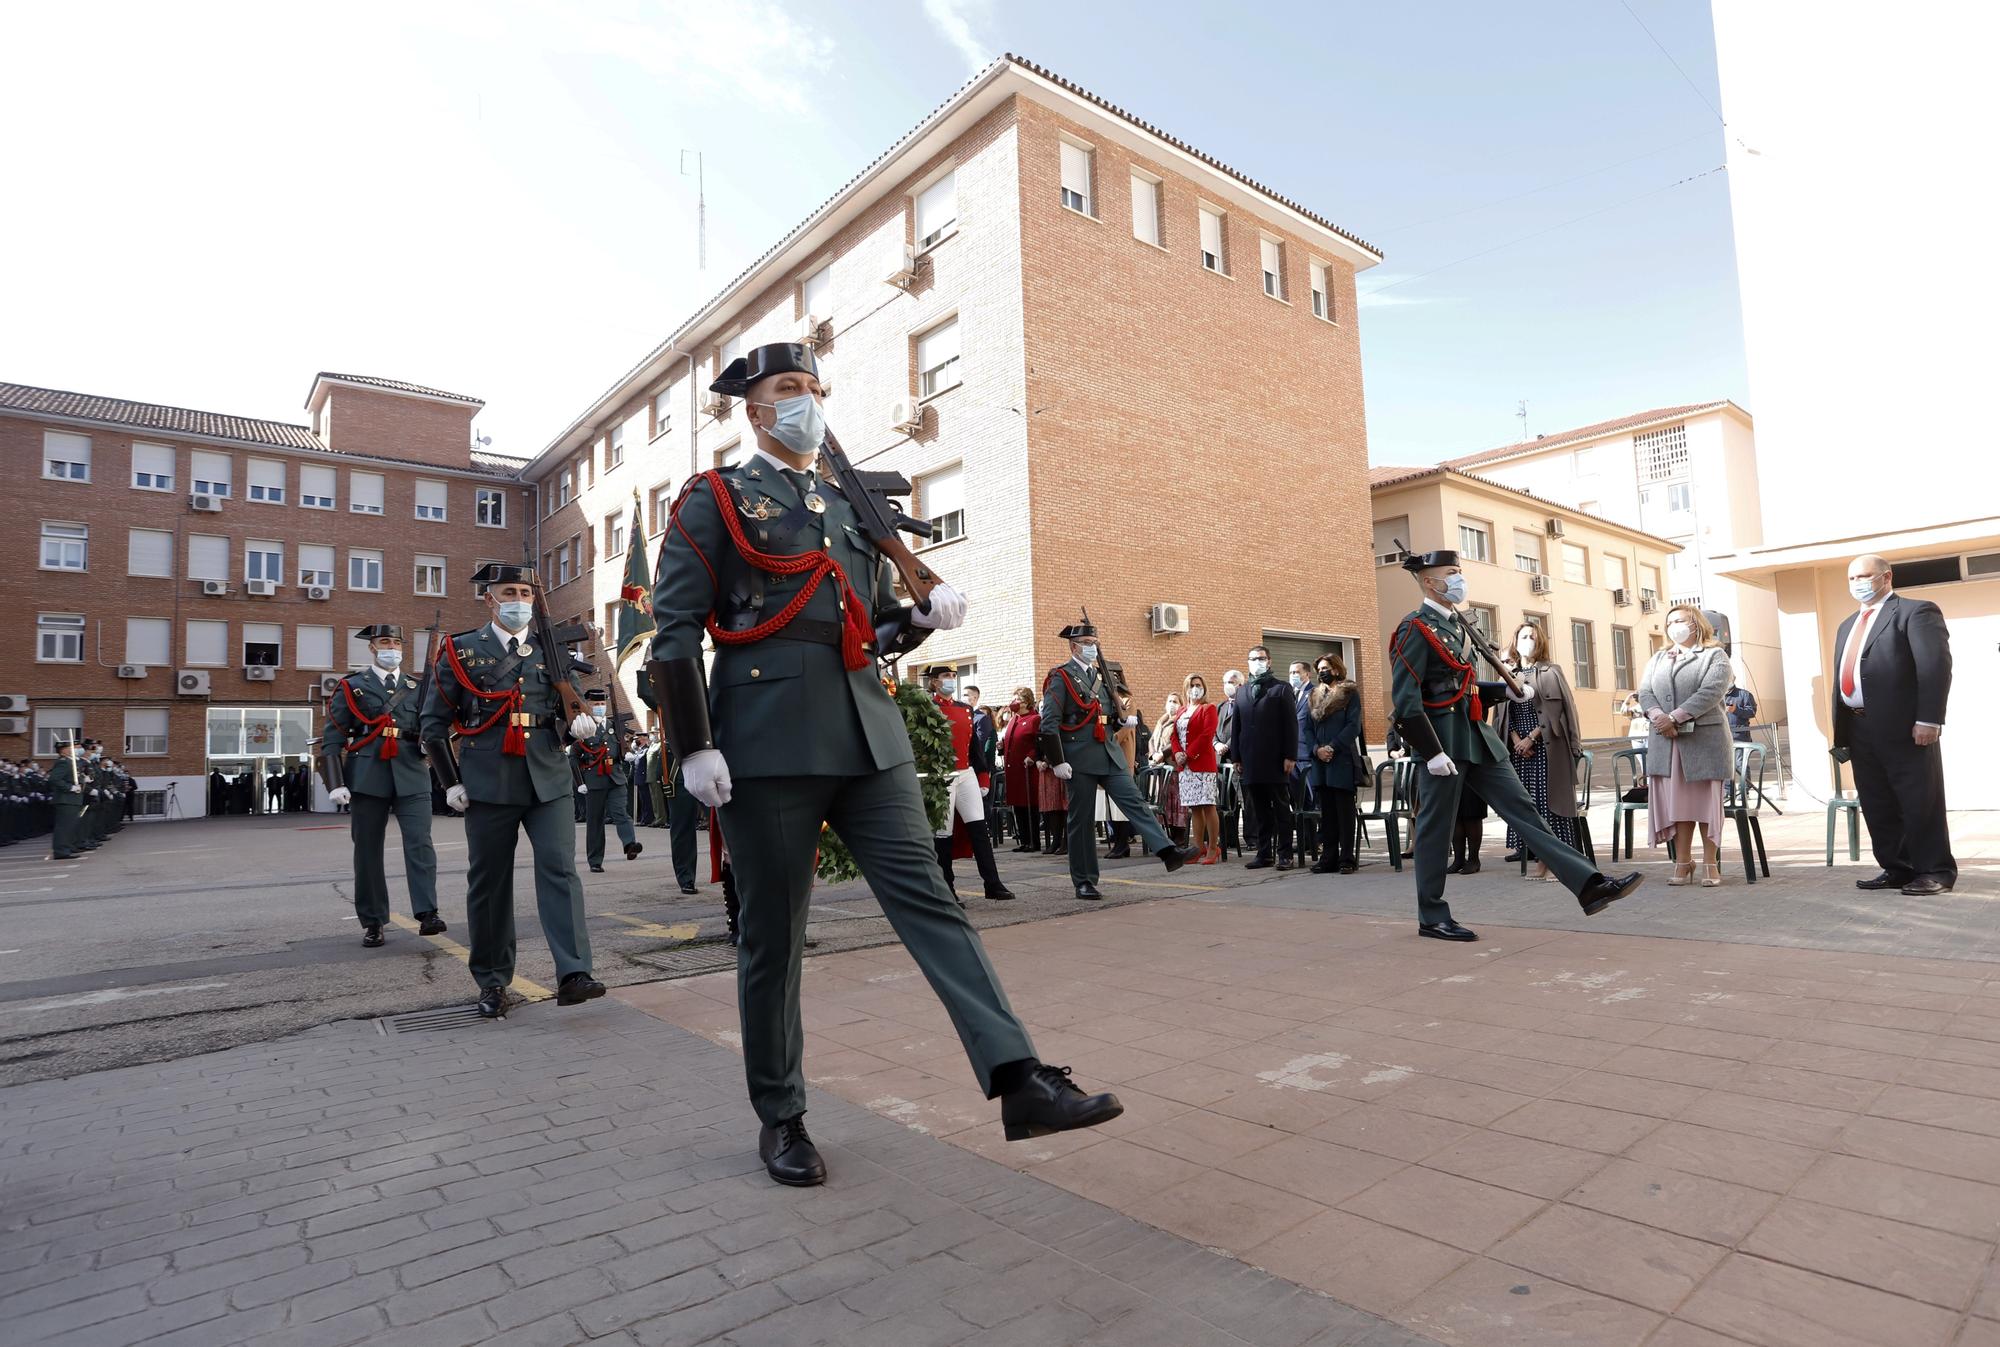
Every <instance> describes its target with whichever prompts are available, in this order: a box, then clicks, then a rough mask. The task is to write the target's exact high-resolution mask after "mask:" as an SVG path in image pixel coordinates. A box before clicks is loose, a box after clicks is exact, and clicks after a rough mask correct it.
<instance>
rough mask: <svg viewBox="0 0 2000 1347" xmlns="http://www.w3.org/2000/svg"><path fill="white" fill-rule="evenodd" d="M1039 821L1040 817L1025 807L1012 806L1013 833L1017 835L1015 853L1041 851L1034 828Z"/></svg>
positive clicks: (1040, 844) (1039, 840)
mask: <svg viewBox="0 0 2000 1347" xmlns="http://www.w3.org/2000/svg"><path fill="white" fill-rule="evenodd" d="M1040 821H1041V820H1040V816H1039V815H1037V814H1036V813H1035V811H1034V810H1032V809H1030V808H1028V807H1027V806H1026V805H1018V804H1017V805H1015V806H1014V831H1015V833H1016V834H1018V839H1017V840H1016V842H1015V844H1014V850H1015V851H1017V852H1031V851H1040V850H1041V849H1042V843H1041V839H1040V838H1039V837H1038V836H1037V834H1036V828H1035V825H1036V824H1037V823H1038V822H1040Z"/></svg>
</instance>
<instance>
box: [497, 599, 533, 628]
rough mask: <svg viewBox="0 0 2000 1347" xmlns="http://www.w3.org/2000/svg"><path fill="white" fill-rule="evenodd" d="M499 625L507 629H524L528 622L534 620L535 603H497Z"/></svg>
mask: <svg viewBox="0 0 2000 1347" xmlns="http://www.w3.org/2000/svg"><path fill="white" fill-rule="evenodd" d="M498 616H499V618H500V625H501V626H503V627H505V628H506V629H507V630H508V631H526V630H527V629H528V624H529V623H530V622H533V621H534V620H535V605H534V604H532V603H503V604H500V605H499V613H498Z"/></svg>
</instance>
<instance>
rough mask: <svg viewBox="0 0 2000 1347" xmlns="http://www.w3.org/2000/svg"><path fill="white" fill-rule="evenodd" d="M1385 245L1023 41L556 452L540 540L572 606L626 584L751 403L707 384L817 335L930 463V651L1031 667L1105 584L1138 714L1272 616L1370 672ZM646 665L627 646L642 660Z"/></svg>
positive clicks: (1220, 666) (979, 667)
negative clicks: (1375, 363) (1376, 294)
mask: <svg viewBox="0 0 2000 1347" xmlns="http://www.w3.org/2000/svg"><path fill="white" fill-rule="evenodd" d="M1380 260H1381V258H1380V255H1379V254H1378V253H1377V252H1376V251H1375V250H1374V249H1372V248H1370V247H1369V246H1368V245H1366V244H1364V243H1362V242H1361V241H1360V240H1358V239H1356V238H1355V237H1354V236H1353V235H1351V234H1348V233H1346V232H1344V231H1342V230H1341V229H1339V228H1337V227H1335V226H1334V225H1333V224H1331V223H1330V222H1328V221H1327V220H1325V219H1323V218H1321V217H1320V216H1318V215H1316V214H1313V213H1312V212H1310V211H1308V210H1307V209H1305V208H1304V207H1302V206H1299V205H1297V204H1295V203H1293V202H1291V201H1288V200H1286V199H1285V198H1283V197H1281V196H1279V195H1277V194H1276V193H1275V192H1273V191H1272V190H1270V189H1269V188H1266V187H1264V186H1262V185H1260V184H1258V183H1255V182H1252V181H1251V180H1249V179H1248V178H1246V177H1244V176H1243V175H1242V174H1240V173H1238V172H1236V171H1235V170H1233V169H1231V168H1229V167H1228V166H1226V165H1225V164H1223V163H1221V162H1220V161H1218V160H1217V159H1214V158H1212V157H1210V156H1209V155H1207V154H1205V153H1203V152H1201V151H1199V150H1196V149H1194V148H1193V147H1191V146H1189V145H1186V144H1184V143H1182V142H1180V141H1178V140H1175V139H1173V138H1172V137H1171V136H1169V135H1167V134H1166V133H1164V132H1162V131H1160V130H1158V129H1156V128H1154V127H1151V126H1148V125H1147V124H1145V123H1143V122H1141V121H1139V120H1138V119H1137V118H1135V117H1133V116H1132V115H1130V114H1128V113H1126V112H1124V111H1122V110H1121V109H1118V108H1116V107H1113V106H1111V105H1110V104H1108V103H1106V102H1105V101H1104V100H1102V99H1100V98H1098V97H1096V96H1094V95H1092V94H1090V93H1088V92H1087V91H1085V90H1083V89H1080V88H1078V87H1076V86H1075V85H1073V84H1070V83H1069V82H1067V81H1065V80H1063V79H1060V78H1058V77H1057V76H1055V75H1052V74H1050V73H1049V72H1048V71H1045V70H1042V69H1040V68H1039V67H1036V66H1034V65H1031V64H1029V63H1028V62H1025V61H1022V60H1019V59H1017V58H1014V57H1011V56H1010V57H1006V58H1004V59H1002V60H1000V61H997V62H995V63H994V64H993V65H992V66H990V67H989V68H988V69H987V70H985V71H984V72H982V73H981V74H980V75H979V76H978V77H977V78H975V79H974V80H973V81H972V82H971V83H969V84H968V85H966V86H965V87H964V88H962V89H961V90H959V92H958V93H957V94H956V95H954V96H953V97H952V98H951V99H950V101H948V102H946V103H945V104H944V105H943V106H942V107H940V108H939V109H938V110H937V111H936V112H934V113H932V114H931V115H930V116H929V117H928V118H926V119H925V120H924V121H923V122H922V123H921V124H920V125H918V126H917V127H916V128H915V129H913V130H912V131H910V132H909V133H908V134H907V135H905V136H904V137H903V138H902V139H901V140H899V141H898V142H897V143H896V144H895V145H893V146H892V147H891V148H890V149H889V150H888V151H886V152H885V153H884V154H883V155H882V156H881V157H879V158H878V159H877V160H876V161H875V162H874V163H872V164H870V165H869V166H868V167H867V168H866V169H865V170H863V172H862V173H861V174H860V175H859V176H857V177H856V178H854V179H853V180H852V181H851V182H849V183H848V184H847V185H846V186H845V187H843V188H842V189H841V190H840V192H839V193H837V194H836V195H835V196H834V197H833V198H832V199H831V200H829V201H827V202H826V203H825V204H823V205H822V206H820V207H819V208H818V209H817V210H815V211H813V212H812V213H811V215H810V216H809V217H808V218H807V219H806V220H805V221H804V222H803V223H802V224H800V225H799V226H798V227H797V228H795V229H794V230H792V232H791V233H790V234H788V235H787V236H786V237H785V238H784V239H783V240H782V241H780V242H779V243H778V244H777V245H776V246H774V247H773V248H772V249H771V250H770V251H769V252H768V253H766V254H765V255H764V256H763V257H762V258H761V259H759V260H758V261H757V262H756V263H755V264H754V265H753V266H752V267H751V268H750V269H749V270H748V271H746V272H744V273H743V274H742V275H741V276H739V277H738V278H737V279H736V280H735V281H734V282H732V283H731V284H730V286H729V287H728V288H727V289H726V290H725V291H723V292H722V294H720V295H719V296H717V297H716V298H715V299H714V300H712V301H711V302H710V303H709V304H708V305H707V306H705V307H704V308H703V309H702V310H701V311H700V312H699V313H697V314H695V315H694V316H693V317H691V318H689V319H688V320H687V321H686V322H685V323H683V324H682V325H681V326H680V327H679V328H677V329H676V330H675V331H674V333H673V334H672V336H670V337H669V338H668V339H667V340H666V341H664V342H662V343H661V344H660V345H659V346H658V347H657V348H656V349H655V350H653V351H652V352H651V353H649V354H648V355H647V356H646V358H645V359H644V360H642V361H640V362H639V364H638V365H637V366H635V367H634V368H633V369H631V370H630V371H628V372H627V373H625V374H624V375H622V376H621V377H619V378H618V379H617V381H616V382H615V383H613V384H612V386H611V387H610V388H609V389H607V390H606V392H605V393H604V394H603V395H602V396H601V397H600V398H598V399H597V400H596V401H595V402H594V403H593V404H592V405H591V406H590V407H588V408H587V409H585V410H584V411H583V413H582V414H581V415H579V416H578V417H577V418H576V420H575V421H574V422H573V423H572V424H571V425H570V426H569V427H568V428H567V429H565V430H564V431H563V432H562V433H561V434H560V435H559V436H557V437H556V438H555V440H554V441H553V442H552V443H551V444H549V445H548V447H547V448H546V449H544V450H543V451H542V452H541V454H539V455H538V456H537V457H536V458H535V459H534V460H533V462H532V463H531V464H530V465H529V467H528V468H527V470H526V471H525V473H524V476H525V478H526V479H528V480H530V481H532V482H534V483H535V484H536V485H537V488H538V490H539V493H540V506H541V508H540V509H539V510H538V512H537V513H538V517H537V518H536V519H535V521H534V524H533V528H532V531H531V536H530V539H529V548H530V554H531V555H534V556H536V557H539V558H540V559H541V560H542V563H543V565H544V567H545V568H546V573H547V574H548V575H549V577H550V583H551V584H552V585H554V586H555V589H554V595H553V597H554V602H555V604H556V606H557V611H558V613H559V614H564V615H570V616H579V617H581V616H586V615H589V616H594V617H596V618H597V619H598V620H603V618H604V617H605V616H606V615H607V614H609V613H610V612H611V611H612V609H613V608H614V606H615V604H616V601H617V596H618V589H619V584H620V582H621V579H622V576H623V570H624V567H623V556H624V548H625V545H626V540H627V534H626V532H625V530H626V529H627V528H629V527H631V525H632V520H633V509H632V506H633V500H634V497H635V495H636V496H637V497H638V498H639V500H640V501H641V503H642V504H641V509H640V511H639V517H640V518H641V519H642V520H643V527H644V528H645V529H646V531H647V535H648V538H649V540H651V545H652V546H653V547H654V548H655V549H656V546H657V541H658V539H659V537H660V535H661V533H662V530H663V529H664V527H665V523H666V518H665V515H666V511H667V509H668V507H669V506H670V505H671V503H672V500H673V498H674V495H675V493H676V492H677V491H678V489H679V488H680V486H681V485H682V484H683V483H684V482H685V481H686V480H687V478H688V477H689V476H690V475H691V474H692V473H694V472H696V471H699V470H702V469H705V468H708V467H710V466H713V465H716V464H722V463H728V462H732V461H734V460H735V459H736V458H737V457H738V456H740V455H742V454H743V453H745V452H746V451H747V447H748V444H749V442H750V441H751V440H752V439H753V438H754V436H752V435H751V434H750V431H749V428H748V423H747V421H746V420H745V418H744V415H743V411H742V408H741V407H740V406H738V405H737V401H738V400H736V399H727V398H716V397H713V396H711V395H710V394H709V393H708V392H707V391H706V389H707V386H708V384H709V382H710V381H711V380H712V379H713V378H714V377H715V372H716V371H717V370H718V369H719V368H720V367H722V366H723V365H725V364H727V363H728V361H729V360H730V359H732V358H733V357H734V356H735V355H736V354H738V353H739V352H740V351H742V350H744V349H745V348H748V347H752V346H756V345H759V344H761V343H765V342H772V341H801V340H803V341H807V342H810V343H813V344H815V345H816V346H817V348H818V353H819V358H820V360H821V362H822V365H823V367H824V369H825V371H826V375H825V381H826V383H827V384H828V386H829V388H830V389H831V394H830V396H829V399H828V402H827V414H828V418H829V420H830V421H831V422H832V423H833V425H834V427H835V428H836V430H837V431H838V432H839V434H840V437H841V440H842V443H843V444H844V445H845V446H846V448H847V451H848V453H849V454H850V456H852V457H853V458H854V460H855V461H856V463H857V464H861V465H864V466H867V467H869V468H873V469H887V470H893V471H896V472H898V473H900V474H902V475H903V476H904V477H906V478H908V479H909V480H910V481H911V482H912V483H914V500H913V501H912V502H911V511H912V513H914V514H917V515H920V516H923V517H926V518H929V519H930V520H931V521H932V522H933V524H934V526H935V527H936V528H937V530H938V535H937V537H936V539H935V540H934V541H933V542H931V543H930V544H928V545H927V547H926V548H925V549H924V550H925V558H926V560H927V561H928V562H929V563H930V564H931V565H932V566H933V567H934V568H935V569H936V570H937V571H938V573H939V574H941V575H943V576H944V577H945V578H946V579H948V580H950V581H951V582H952V583H954V584H955V585H957V586H959V587H960V588H962V589H963V590H965V591H966V593H967V594H968V595H969V596H970V599H971V613H970V617H969V619H968V621H967V623H966V625H965V626H964V627H963V628H961V629H960V630H958V631H954V632H949V633H942V634H939V635H937V636H934V637H933V638H931V640H930V641H929V642H928V643H927V644H926V645H925V646H924V649H923V651H922V658H923V660H924V661H925V662H928V661H930V660H932V659H952V660H956V661H958V662H959V663H960V664H961V666H965V665H970V666H973V669H974V672H973V674H972V677H973V680H974V681H976V682H978V683H979V684H980V685H981V687H982V689H983V691H984V693H985V695H986V698H987V699H988V700H989V701H993V702H995V703H998V702H1003V701H1004V700H1005V699H1006V698H1007V696H1008V694H1009V692H1010V691H1011V689H1013V688H1014V687H1016V686H1018V685H1022V684H1027V685H1032V686H1035V687H1039V686H1040V681H1041V674H1042V672H1043V671H1044V670H1046V669H1047V668H1048V667H1049V666H1051V665H1053V664H1054V663H1056V662H1057V661H1058V660H1059V659H1060V658H1061V657H1062V655H1063V653H1064V651H1063V650H1062V649H1061V643H1060V642H1059V641H1057V639H1056V638H1055V635H1054V633H1055V632H1056V630H1057V629H1058V628H1060V627H1061V626H1062V625H1063V624H1064V623H1065V622H1068V621H1070V620H1072V619H1074V617H1075V616H1076V613H1077V610H1078V607H1079V605H1083V604H1087V605H1088V606H1089V608H1090V613H1091V616H1092V617H1093V618H1095V619H1096V621H1097V623H1098V626H1099V628H1100V629H1101V631H1102V632H1103V644H1104V649H1105V651H1106V653H1107V654H1108V655H1109V656H1110V657H1112V658H1114V659H1117V660H1120V661H1122V662H1123V663H1124V664H1125V666H1126V669H1127V672H1128V674H1129V676H1130V679H1131V682H1132V684H1133V687H1134V688H1135V690H1136V691H1137V692H1138V693H1139V695H1140V698H1141V701H1142V704H1143V706H1144V708H1145V709H1146V711H1147V712H1148V714H1149V715H1151V714H1157V710H1158V707H1159V705H1160V702H1161V699H1162V698H1163V697H1164V696H1165V694H1166V693H1167V692H1168V691H1169V690H1170V689H1173V688H1178V687H1179V685H1180V683H1181V680H1182V678H1183V676H1184V675H1186V674H1187V673H1189V672H1190V671H1195V670H1199V671H1202V672H1204V673H1205V674H1206V675H1207V677H1208V680H1209V686H1210V687H1217V686H1219V685H1220V678H1221V676H1222V673H1223V671H1224V669H1226V668H1228V667H1232V666H1234V667H1240V666H1241V665H1242V662H1243V653H1244V650H1245V649H1246V648H1247V647H1248V646H1249V645H1251V644H1252V643H1254V642H1257V641H1259V640H1266V641H1268V642H1269V643H1270V644H1272V645H1273V647H1274V652H1273V653H1274V655H1275V656H1276V657H1277V658H1278V659H1279V660H1283V659H1285V658H1288V657H1289V654H1290V653H1291V652H1312V653H1317V652H1318V651H1319V650H1321V649H1324V648H1326V647H1328V646H1337V647H1340V648H1343V649H1344V650H1345V652H1346V653H1347V655H1348V656H1349V664H1350V667H1353V668H1355V669H1356V670H1357V671H1358V673H1359V676H1360V677H1361V679H1362V680H1363V681H1364V682H1368V681H1370V680H1374V679H1378V678H1379V677H1380V676H1381V670H1382V667H1383V666H1382V663H1381V660H1382V651H1381V648H1380V645H1379V642H1378V640H1377V639H1376V635H1377V624H1376V589H1375V571H1374V566H1373V563H1372V559H1371V557H1370V554H1369V550H1368V549H1369V544H1370V520H1371V515H1370V507H1369V491H1368V480H1367V471H1368V470H1367V437H1366V430H1365V426H1364V421H1363V415H1362V391H1361V353H1360V341H1359V336H1358V333H1357V331H1356V326H1355V303H1354V277H1355V273H1356V272H1357V271H1360V270H1363V269H1365V268H1367V267H1370V266H1373V265H1375V264H1376V263H1377V262H1379V261H1380ZM625 675H626V679H627V683H628V686H629V685H630V683H631V682H632V680H633V679H635V678H636V675H637V669H636V666H635V665H634V664H628V665H627V666H626V668H625Z"/></svg>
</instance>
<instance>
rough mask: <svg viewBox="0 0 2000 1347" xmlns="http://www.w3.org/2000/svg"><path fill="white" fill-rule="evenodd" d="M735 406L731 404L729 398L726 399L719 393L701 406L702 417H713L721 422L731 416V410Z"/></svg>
mask: <svg viewBox="0 0 2000 1347" xmlns="http://www.w3.org/2000/svg"><path fill="white" fill-rule="evenodd" d="M735 405H736V404H735V403H733V402H731V401H730V400H729V399H728V398H726V397H724V396H723V395H722V394H720V393H717V394H716V395H715V396H714V397H711V398H710V399H709V400H708V401H707V402H704V403H702V404H701V411H702V415H704V416H712V417H714V418H715V419H716V420H718V421H720V420H721V419H722V418H723V417H725V416H727V415H729V409H730V408H731V407H733V406H735Z"/></svg>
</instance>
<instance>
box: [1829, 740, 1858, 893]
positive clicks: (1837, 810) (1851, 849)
mask: <svg viewBox="0 0 2000 1347" xmlns="http://www.w3.org/2000/svg"><path fill="white" fill-rule="evenodd" d="M1827 756H1828V757H1830V758H1832V759H1833V798H1832V799H1830V800H1828V801H1827V802H1826V863H1827V864H1828V865H1832V864H1833V838H1834V824H1835V822H1836V821H1838V819H1839V818H1840V816H1841V815H1842V814H1846V815H1847V859H1848V860H1850V861H1858V860H1860V859H1861V796H1860V793H1859V792H1856V793H1855V794H1853V795H1849V794H1848V793H1847V786H1846V783H1845V782H1843V781H1842V780H1841V772H1840V767H1841V764H1842V763H1844V762H1847V761H1848V759H1849V756H1850V755H1849V753H1848V751H1847V750H1846V749H1844V748H1835V749H1830V750H1828V752H1827Z"/></svg>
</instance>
